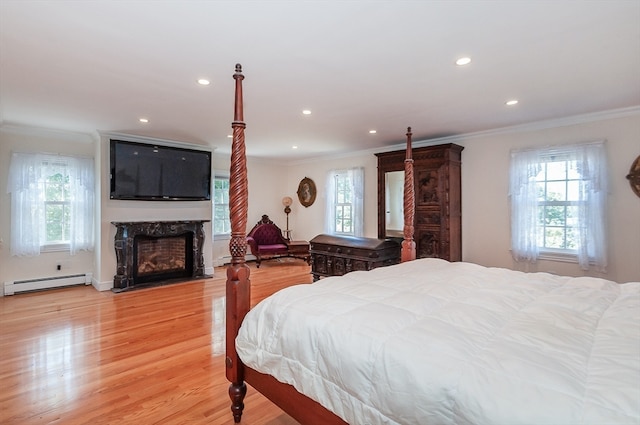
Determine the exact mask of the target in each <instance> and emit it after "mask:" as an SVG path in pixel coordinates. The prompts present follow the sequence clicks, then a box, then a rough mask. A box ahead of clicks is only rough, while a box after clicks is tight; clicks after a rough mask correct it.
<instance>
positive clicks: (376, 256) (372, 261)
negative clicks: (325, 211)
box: [311, 235, 400, 281]
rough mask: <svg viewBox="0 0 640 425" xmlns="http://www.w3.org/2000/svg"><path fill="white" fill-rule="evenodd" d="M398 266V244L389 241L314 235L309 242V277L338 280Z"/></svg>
mask: <svg viewBox="0 0 640 425" xmlns="http://www.w3.org/2000/svg"><path fill="white" fill-rule="evenodd" d="M399 262H400V244H399V243H398V242H397V241H395V240H392V239H373V238H360V237H354V236H333V235H318V236H316V237H315V238H313V239H311V274H313V280H314V281H316V280H318V279H319V278H321V277H323V276H342V275H343V274H345V273H349V272H351V271H355V270H371V269H375V268H376V267H382V266H389V265H391V264H397V263H399Z"/></svg>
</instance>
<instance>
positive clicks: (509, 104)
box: [505, 99, 518, 106]
mask: <svg viewBox="0 0 640 425" xmlns="http://www.w3.org/2000/svg"><path fill="white" fill-rule="evenodd" d="M517 104H518V101H517V100H516V99H513V100H507V101H506V102H505V105H507V106H513V105H517Z"/></svg>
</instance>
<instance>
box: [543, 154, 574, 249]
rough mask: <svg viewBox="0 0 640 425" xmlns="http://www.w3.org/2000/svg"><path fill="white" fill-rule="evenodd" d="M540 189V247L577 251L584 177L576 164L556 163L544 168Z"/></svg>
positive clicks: (571, 162) (546, 164)
mask: <svg viewBox="0 0 640 425" xmlns="http://www.w3.org/2000/svg"><path fill="white" fill-rule="evenodd" d="M542 166H543V168H542V171H541V172H540V173H539V174H538V176H537V177H536V180H537V189H538V203H539V209H538V228H539V229H540V231H539V232H538V246H539V247H540V248H543V249H544V248H550V249H560V250H575V249H577V247H578V231H577V228H576V223H577V210H578V208H577V203H578V199H579V197H578V190H579V182H580V174H579V173H578V172H577V170H576V162H575V161H565V160H552V161H549V162H545V163H544V164H542Z"/></svg>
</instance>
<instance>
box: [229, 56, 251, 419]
mask: <svg viewBox="0 0 640 425" xmlns="http://www.w3.org/2000/svg"><path fill="white" fill-rule="evenodd" d="M233 78H234V79H235V80H236V92H235V93H236V94H235V109H234V119H233V123H232V124H231V127H232V128H233V143H232V146H231V167H230V170H229V209H230V218H231V241H230V242H229V251H230V253H231V264H230V265H229V267H228V268H227V289H226V294H227V312H226V317H227V325H226V329H227V330H226V338H227V341H226V343H227V345H226V350H227V355H226V359H225V362H226V375H227V379H228V380H229V381H230V382H231V385H230V386H229V397H230V398H231V411H232V412H233V420H234V421H235V422H236V423H237V422H240V418H241V416H242V410H243V409H244V402H243V401H244V396H245V395H246V393H247V386H246V384H245V383H244V365H243V364H242V362H241V361H240V358H239V357H238V355H237V353H236V336H237V335H238V330H239V328H240V324H241V323H242V320H243V319H244V316H245V315H246V314H247V313H248V312H249V308H250V298H251V284H250V281H249V267H248V266H247V265H246V263H245V258H244V257H245V254H246V252H247V238H246V231H247V209H248V200H249V194H248V184H247V160H246V156H245V143H244V129H245V127H246V125H245V123H244V121H243V120H244V114H243V105H242V80H243V79H244V76H243V75H242V66H241V65H240V64H236V72H235V74H234V75H233Z"/></svg>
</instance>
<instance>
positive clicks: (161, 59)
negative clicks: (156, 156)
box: [0, 0, 640, 159]
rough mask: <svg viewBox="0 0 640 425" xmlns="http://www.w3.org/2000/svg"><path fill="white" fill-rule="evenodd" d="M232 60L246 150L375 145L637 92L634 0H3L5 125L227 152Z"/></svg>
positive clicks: (566, 112)
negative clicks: (467, 60)
mask: <svg viewBox="0 0 640 425" xmlns="http://www.w3.org/2000/svg"><path fill="white" fill-rule="evenodd" d="M460 56H470V57H471V58H472V63H471V64H470V65H468V66H466V67H458V66H456V65H455V64H454V61H455V60H456V59H457V58H458V57H460ZM238 62H239V63H241V64H242V65H243V71H244V75H245V80H244V101H245V122H246V123H247V130H246V143H247V153H248V154H249V155H252V156H259V157H278V158H291V159H293V158H307V157H313V156H319V155H325V154H328V153H331V154H335V153H339V152H348V151H353V150H365V149H378V148H381V147H385V146H392V145H397V144H398V143H403V141H404V140H405V136H404V133H405V132H406V128H407V126H411V127H412V128H413V133H414V136H413V139H414V140H425V139H429V138H433V137H438V136H447V135H457V134H464V133H472V132H478V131H484V130H488V129H495V128H501V127H507V126H513V125H519V124H525V123H531V122H537V121H542V120H549V119H556V118H561V117H569V116H574V115H581V114H589V113H594V112H599V111H608V110H612V109H618V108H627V107H634V106H637V105H640V1H638V0H631V1H617V0H601V1H597V0H596V1H567V0H556V1H542V0H535V1H524V0H520V1H480V0H476V1H463V0H458V1H437V0H431V1H426V0H424V1H418V0H415V1H401V0H397V1H385V0H380V1H336V0H327V1H211V0H209V1H205V0H201V1H196V0H185V1H172V0H166V1H153V0H146V1H139V0H129V1H126V2H125V1H113V0H111V1H110V0H91V1H71V0H69V1H65V0H58V1H53V0H50V1H47V0H42V1H33V0H0V123H3V124H5V125H9V124H10V125H26V126H36V127H44V128H53V129H64V130H73V131H79V132H91V133H95V131H96V130H98V131H105V132H120V133H128V134H135V135H142V136H149V137H158V138H163V139H170V140H176V141H184V142H189V143H199V144H205V145H208V146H211V147H215V148H217V149H218V150H220V151H223V152H224V151H228V150H229V147H230V144H231V140H230V139H228V138H227V135H228V134H230V133H231V121H232V120H233V90H234V82H233V78H232V75H233V73H234V66H235V64H236V63H238ZM198 78H208V79H210V80H211V85H209V86H206V87H204V86H200V85H198V84H197V83H196V80H197V79H198ZM511 98H517V99H518V100H519V101H520V103H519V104H518V105H516V106H515V107H506V106H505V104H504V103H505V101H507V100H509V99H511ZM302 109H310V110H311V111H312V115H310V116H303V115H302V113H301V111H302ZM140 117H146V118H148V119H149V120H150V122H149V123H147V124H142V123H140V122H138V119H139V118H140ZM370 129H376V130H377V134H374V135H372V134H369V130H370ZM292 145H296V146H298V149H296V150H293V149H292Z"/></svg>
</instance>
